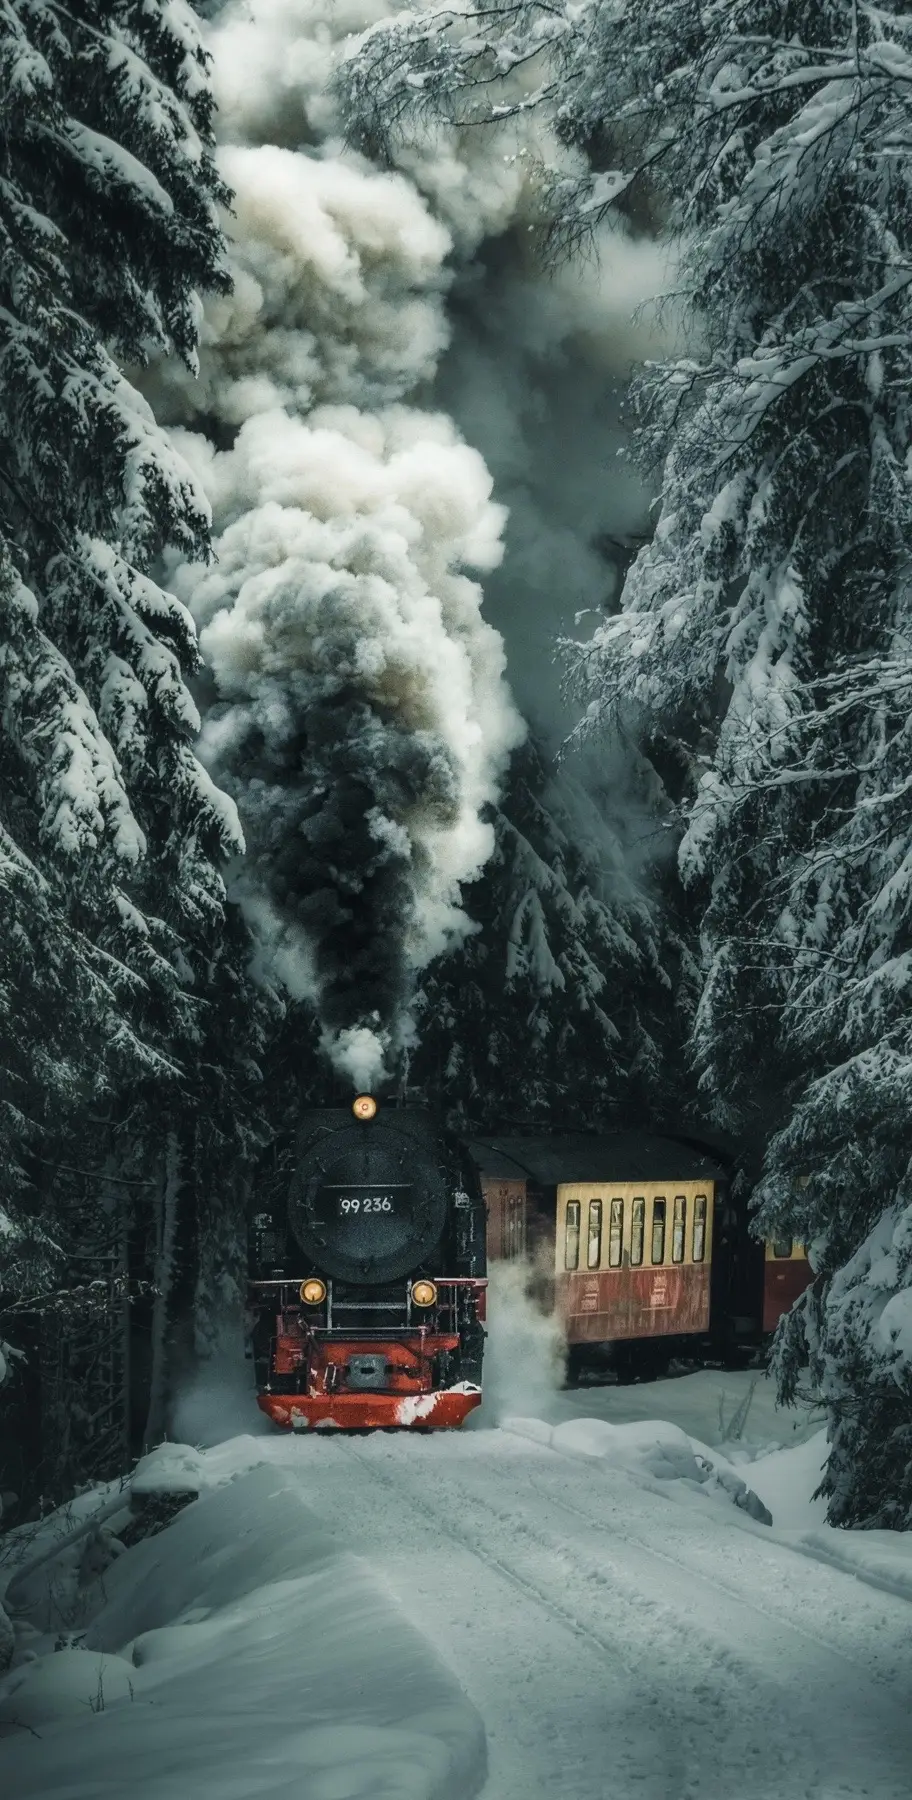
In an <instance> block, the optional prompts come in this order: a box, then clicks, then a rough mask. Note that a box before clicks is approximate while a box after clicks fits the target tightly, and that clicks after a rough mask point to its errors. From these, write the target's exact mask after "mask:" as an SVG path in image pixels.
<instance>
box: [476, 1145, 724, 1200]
mask: <svg viewBox="0 0 912 1800" xmlns="http://www.w3.org/2000/svg"><path fill="white" fill-rule="evenodd" d="M468 1149H469V1154H470V1155H471V1157H472V1160H473V1162H474V1163H475V1166H476V1168H477V1169H478V1171H479V1174H481V1175H489V1176H492V1177H493V1178H495V1179H498V1180H501V1181H509V1180H513V1181H516V1180H531V1181H535V1182H537V1183H539V1184H540V1185H541V1186H542V1187H557V1186H558V1185H559V1184H560V1183H562V1182H568V1181H587V1182H589V1181H604V1182H611V1181H667V1182H673V1181H675V1180H678V1181H700V1180H704V1181H719V1180H722V1179H723V1178H724V1175H725V1171H724V1169H723V1168H722V1166H721V1165H720V1163H719V1162H717V1161H716V1159H715V1158H714V1157H713V1156H712V1154H711V1153H710V1152H708V1151H705V1150H703V1149H701V1148H700V1146H699V1145H695V1144H692V1143H689V1142H685V1141H683V1140H681V1139H680V1138H670V1137H657V1136H655V1135H653V1134H651V1133H648V1132H633V1131H630V1132H613V1133H605V1134H597V1133H592V1132H583V1131H568V1132H555V1133H553V1134H551V1135H548V1136H541V1137H518V1136H517V1137H512V1136H511V1137H490V1138H475V1139H473V1140H472V1141H471V1142H470V1143H469V1145H468Z"/></svg>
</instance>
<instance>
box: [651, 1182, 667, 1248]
mask: <svg viewBox="0 0 912 1800" xmlns="http://www.w3.org/2000/svg"><path fill="white" fill-rule="evenodd" d="M652 1260H653V1262H654V1263H660V1262H664V1261H665V1195H664V1194H656V1196H655V1199H654V1200H653V1202H652Z"/></svg>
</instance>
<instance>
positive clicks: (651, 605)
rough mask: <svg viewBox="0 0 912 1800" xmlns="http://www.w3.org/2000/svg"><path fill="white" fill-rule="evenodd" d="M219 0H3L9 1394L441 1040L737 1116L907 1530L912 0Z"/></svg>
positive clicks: (178, 1336)
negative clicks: (579, 0) (804, 1250)
mask: <svg viewBox="0 0 912 1800" xmlns="http://www.w3.org/2000/svg"><path fill="white" fill-rule="evenodd" d="M197 10H198V13H199V14H201V15H204V16H203V17H198V16H197V12H196V11H195V10H194V9H193V8H192V7H190V6H189V5H186V4H184V3H183V0H143V3H142V4H140V3H139V0H89V3H86V4H83V5H82V6H81V7H80V8H79V10H78V16H77V13H76V11H74V10H71V9H70V8H68V7H66V6H64V5H63V4H57V3H56V0H3V4H2V6H0V85H2V91H3V95H4V101H5V105H4V108H3V115H2V123H0V131H2V134H3V140H4V150H5V157H4V174H3V182H2V188H0V230H2V250H0V285H2V294H0V308H2V318H0V333H2V341H0V357H2V365H0V604H2V608H3V626H2V636H0V776H2V784H0V985H2V1003H3V1018H4V1028H3V1029H4V1050H5V1055H4V1058H3V1061H4V1071H3V1076H2V1085H0V1109H2V1135H0V1156H2V1168H3V1177H4V1199H3V1209H2V1213H0V1224H2V1234H3V1235H2V1243H3V1263H2V1291H0V1298H2V1302H3V1304H4V1305H5V1306H6V1307H7V1311H6V1313H5V1314H4V1316H3V1320H2V1332H0V1335H2V1337H3V1338H4V1340H6V1339H8V1340H9V1342H8V1343H5V1348H4V1351H3V1355H4V1358H5V1364H6V1365H7V1368H8V1371H9V1372H10V1373H11V1375H12V1377H13V1378H12V1379H10V1380H9V1381H8V1382H7V1383H6V1386H5V1388H4V1394H5V1395H6V1397H7V1403H8V1404H12V1402H10V1401H9V1396H10V1395H11V1394H12V1393H13V1392H14V1390H15V1388H16V1386H17V1379H18V1384H19V1386H20V1389H21V1386H22V1383H23V1382H25V1381H26V1379H27V1377H26V1375H25V1372H24V1370H23V1367H22V1359H21V1351H22V1347H23V1345H24V1344H26V1345H28V1344H29V1343H30V1344H31V1354H32V1361H33V1362H34V1360H35V1356H36V1355H39V1356H40V1347H39V1348H38V1349H36V1345H39V1340H40V1339H41V1333H42V1327H41V1325H40V1324H39V1325H37V1326H35V1325H34V1324H32V1325H29V1324H28V1323H27V1321H29V1320H32V1321H34V1320H35V1319H36V1318H37V1319H39V1320H40V1319H41V1318H42V1317H44V1318H46V1317H47V1316H48V1315H49V1314H50V1315H52V1316H53V1317H54V1318H56V1319H58V1320H59V1319H61V1318H63V1319H65V1320H67V1321H69V1322H71V1326H72V1329H73V1330H74V1331H76V1330H78V1331H81V1332H82V1333H83V1338H84V1340H85V1341H86V1342H87V1343H88V1345H89V1350H88V1355H89V1357H90V1359H91V1357H92V1356H95V1358H96V1361H97V1346H98V1344H99V1343H100V1342H101V1340H102V1339H103V1337H104V1331H103V1330H102V1329H101V1326H100V1324H99V1319H100V1320H101V1322H102V1324H104V1323H105V1322H106V1324H107V1325H109V1324H110V1317H109V1312H107V1311H106V1310H105V1308H106V1307H108V1306H109V1300H108V1299H106V1300H105V1301H104V1304H102V1303H101V1301H100V1299H99V1296H101V1295H102V1293H104V1294H105V1295H107V1296H110V1292H111V1274H110V1271H111V1270H112V1269H114V1270H116V1275H115V1277H114V1292H115V1295H116V1297H117V1302H118V1305H119V1304H120V1303H121V1301H122V1300H124V1299H125V1297H126V1295H127V1292H128V1290H129V1288H130V1287H131V1285H132V1286H133V1287H134V1289H135V1288H136V1284H137V1280H140V1286H141V1285H142V1281H141V1279H140V1277H138V1275H137V1271H141V1272H142V1275H143V1276H146V1275H148V1278H149V1279H148V1282H147V1284H146V1285H147V1288H148V1292H147V1294H146V1295H145V1300H144V1302H143V1303H144V1304H146V1306H147V1310H148V1323H149V1330H148V1367H147V1369H146V1370H145V1371H143V1372H142V1374H143V1380H142V1382H141V1383H140V1385H141V1387H142V1390H143V1392H144V1394H145V1396H146V1400H147V1402H148V1411H147V1416H146V1418H145V1420H144V1426H143V1429H144V1432H145V1434H146V1435H147V1436H148V1437H152V1438H154V1437H155V1436H157V1435H159V1434H160V1432H161V1431H162V1429H163V1428H164V1425H165V1422H166V1419H167V1411H168V1405H169V1399H170V1396H171V1394H172V1392H173V1387H174V1383H175V1380H176V1379H177V1378H178V1375H179V1373H180V1371H181V1370H182V1369H183V1368H185V1367H186V1366H187V1365H188V1363H189V1362H190V1361H191V1360H192V1359H193V1358H194V1357H197V1358H198V1357H200V1356H205V1355H207V1354H210V1355H211V1354H217V1353H218V1343H219V1334H220V1332H221V1331H222V1329H223V1324H224V1320H225V1318H226V1317H229V1316H230V1315H231V1312H232V1308H235V1309H236V1308H237V1304H238V1301H239V1296H240V1291H241V1285H242V1279H243V1274H242V1271H243V1236H244V1227H245V1219H246V1215H247V1211H248V1208H249V1206H250V1204H251V1197H252V1196H253V1195H255V1194H259V1193H263V1192H266V1191H271V1190H272V1188H278V1187H280V1186H281V1185H282V1184H283V1183H284V1182H285V1180H286V1179H287V1173H288V1168H289V1166H290V1160H291V1157H292V1155H293V1132H294V1124H295V1119H296V1117H297V1114H298V1112H299V1111H300V1108H301V1106H302V1104H304V1103H306V1102H318V1103H319V1102H321V1101H325V1100H326V1099H327V1098H329V1097H330V1096H331V1095H332V1094H333V1093H334V1092H336V1091H338V1090H339V1084H340V1083H342V1084H347V1089H348V1090H350V1089H351V1086H352V1084H361V1083H364V1084H369V1083H371V1082H373V1081H377V1080H381V1081H386V1082H388V1083H390V1084H397V1083H402V1082H403V1081H406V1080H407V1082H408V1084H409V1085H410V1087H413V1088H414V1089H416V1090H417V1091H419V1092H423V1093H427V1094H432V1095H433V1096H434V1098H435V1100H437V1101H438V1102H440V1103H442V1104H443V1105H444V1106H445V1108H446V1110H447V1112H448V1114H449V1117H450V1119H451V1120H452V1122H453V1123H454V1124H456V1125H457V1126H458V1127H470V1126H471V1127H472V1128H476V1129H477V1128H479V1127H482V1126H483V1127H485V1128H488V1129H492V1128H494V1127H495V1126H498V1125H510V1126H526V1125H535V1126H538V1127H541V1126H546V1127H547V1126H550V1125H559V1126H568V1125H573V1126H577V1125H580V1126H589V1125H597V1126H600V1127H603V1128H610V1127H611V1126H612V1125H616V1124H618V1123H620V1122H621V1121H623V1122H624V1123H630V1122H631V1120H633V1121H636V1122H637V1123H638V1124H642V1125H643V1126H644V1127H647V1126H648V1127H652V1128H659V1129H661V1128H663V1127H664V1128H666V1129H673V1128H674V1127H675V1126H677V1127H678V1128H681V1126H682V1123H683V1124H686V1126H687V1128H688V1129H689V1130H691V1131H692V1132H693V1133H694V1134H699V1131H700V1129H703V1130H704V1131H706V1132H710V1131H715V1132H721V1133H724V1134H726V1136H727V1139H728V1140H729V1141H730V1142H731V1143H732V1144H733V1145H735V1146H737V1153H738V1156H739V1158H740V1163H741V1168H742V1174H741V1182H742V1188H741V1192H742V1196H743V1197H745V1198H746V1196H747V1192H748V1189H751V1190H752V1204H753V1206H754V1207H755V1209H756V1227H757V1230H758V1231H759V1232H761V1233H764V1234H770V1235H771V1234H773V1233H775V1234H777V1235H791V1236H793V1237H795V1238H797V1239H799V1240H800V1241H801V1242H804V1243H806V1244H807V1245H808V1246H809V1252H810V1256H811V1260H812V1264H813V1266H814V1269H815V1271H816V1280H815V1282H814V1285H813V1287H812V1288H811V1289H810V1290H809V1291H808V1294H807V1295H806V1297H805V1298H804V1299H803V1301H802V1302H800V1303H799V1304H798V1306H797V1307H796V1309H795V1310H794V1311H793V1313H792V1315H790V1317H789V1318H788V1319H787V1320H786V1321H785V1322H784V1325H783V1327H782V1329H781V1330H780V1333H779V1335H778V1338H777V1343H776V1347H775V1352H774V1365H775V1367H776V1370H777V1373H778V1377H779V1380H780V1384H781V1388H782V1392H783V1394H784V1395H785V1396H786V1397H788V1395H789V1394H791V1393H793V1392H794V1390H795V1385H796V1383H797V1382H798V1381H799V1380H800V1381H802V1382H804V1383H807V1384H808V1385H809V1386H810V1387H812V1388H813V1390H814V1391H815V1392H816V1394H817V1395H818V1396H819V1397H820V1398H821V1399H822V1401H823V1403H824V1404H825V1405H826V1407H827V1408H828V1415H829V1420H830V1458H829V1464H828V1470H827V1475H826V1491H827V1492H828V1494H829V1498H830V1516H831V1519H832V1520H833V1522H835V1523H842V1524H862V1525H893V1526H900V1527H901V1526H905V1525H907V1524H908V1523H909V1517H910V1509H912V1410H910V1403H912V1282H910V1271H912V1193H910V1190H909V1152H908V1142H909V1133H908V1109H909V1092H910V1072H912V1069H910V1041H909V1040H910V1013H909V1003H908V1002H909V982H910V973H912V968H910V954H912V943H910V933H909V906H910V876H912V858H910V808H909V795H910V791H912V764H910V756H909V729H910V727H909V705H908V699H909V691H910V684H912V661H910V653H912V644H910V637H909V631H910V621H909V618H908V616H907V614H908V608H909V601H910V586H909V583H910V559H909V546H910V530H912V510H910V467H912V464H910V450H912V443H910V411H909V397H910V396H909V379H910V342H912V314H910V302H909V293H910V285H912V261H910V227H912V210H910V156H912V117H910V107H912V16H910V14H909V12H908V10H907V9H906V8H904V7H900V6H896V7H893V8H889V7H887V8H885V7H879V6H873V5H871V6H865V5H861V4H857V3H848V0H813V3H811V0H806V3H804V4H802V3H800V0H794V3H789V0H778V3H777V4H766V5H764V4H760V5H758V4H756V0H751V3H750V4H748V3H747V0H715V3H714V4H709V5H706V4H704V5H696V4H692V3H691V0H656V3H654V4H651V5H649V6H645V5H640V4H637V3H636V0H630V3H629V4H623V3H622V0H589V3H588V4H583V5H579V4H576V3H574V4H568V5H566V6H562V5H558V6H557V7H555V6H552V5H550V4H548V5H532V4H517V5H509V6H507V5H495V6H494V7H493V8H485V9H484V10H483V11H480V12H478V13H474V12H472V10H471V9H470V8H468V7H459V8H456V9H450V10H448V11H447V12H446V13H444V14H440V13H434V12H431V11H428V10H426V9H424V8H421V7H420V6H416V7H415V8H414V10H413V11H411V12H410V13H408V14H405V15H396V16H395V17H394V18H390V17H389V16H388V15H387V14H386V12H385V9H384V7H383V6H382V4H377V3H376V0H374V3H373V4H371V0H349V3H347V4H342V3H340V4H338V5H335V6H329V5H325V6H324V5H322V4H321V3H320V0H244V3H243V4H241V3H240V0H237V3H234V0H229V3H228V4H225V5H219V4H208V5H206V6H205V7H202V6H201V7H200V8H199V9H197ZM216 103H217V104H216ZM200 296H202V301H201V300H200ZM649 302H651V303H652V304H651V307H647V310H646V311H645V312H644V311H642V310H640V311H638V310H637V309H638V307H640V306H641V304H642V303H649ZM620 449H623V450H624V451H625V457H624V460H623V461H622V462H621V463H620V464H619V463H618V459H617V452H618V450H620ZM93 1256H94V1257H95V1259H96V1261H95V1264H94V1265H93V1262H92V1258H93ZM93 1266H94V1267H95V1270H96V1274H97V1273H98V1271H101V1270H104V1271H106V1273H105V1274H104V1278H103V1279H101V1277H99V1279H101V1285H100V1286H99V1287H96V1288H93V1287H92V1269H93ZM77 1274H78V1276H79V1279H76V1275H77ZM140 1298H141V1297H140ZM96 1302H97V1305H96ZM99 1307H100V1313H98V1318H95V1313H96V1312H98V1308H99ZM93 1309H94V1310H93ZM17 1319H18V1320H19V1322H20V1326H21V1329H20V1330H19V1333H18V1335H17V1330H16V1320H17ZM93 1320H94V1322H93ZM30 1332H31V1338H30V1337H29V1333H30ZM86 1333H87V1337H86ZM92 1344H95V1346H96V1350H94V1351H93V1350H92V1349H91V1346H92ZM135 1377H136V1371H134V1381H135ZM96 1423H97V1422H96ZM92 1427H93V1422H92V1420H91V1418H89V1417H88V1416H87V1417H86V1418H84V1419H83V1420H81V1421H78V1420H74V1418H73V1417H72V1416H71V1414H68V1417H67V1420H66V1423H65V1429H63V1427H62V1426H61V1430H62V1435H61V1432H58V1433H57V1437H58V1471H57V1476H55V1475H54V1473H53V1471H50V1470H48V1469H44V1470H43V1472H42V1476H41V1479H42V1481H44V1482H45V1483H46V1484H48V1485H49V1486H52V1485H53V1481H54V1479H56V1478H57V1477H59V1471H60V1468H61V1467H63V1465H64V1464H65V1463H66V1460H67V1458H69V1464H68V1465H67V1466H68V1467H69V1468H70V1469H71V1470H72V1467H75V1466H78V1465H79V1458H80V1456H81V1455H83V1456H84V1453H85V1447H86V1443H87V1442H88V1441H89V1440H90V1439H91V1438H92ZM61 1459H62V1460H61ZM85 1466H86V1467H88V1465H87V1464H86V1465H85Z"/></svg>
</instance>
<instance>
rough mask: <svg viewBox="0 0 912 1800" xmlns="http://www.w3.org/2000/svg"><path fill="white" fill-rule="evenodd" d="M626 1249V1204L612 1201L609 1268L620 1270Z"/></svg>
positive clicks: (609, 1229)
mask: <svg viewBox="0 0 912 1800" xmlns="http://www.w3.org/2000/svg"><path fill="white" fill-rule="evenodd" d="M623 1249H624V1202H623V1200H612V1202H611V1216H610V1220H609V1224H608V1267H609V1269H619V1268H620V1266H621V1257H622V1255H623Z"/></svg>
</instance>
